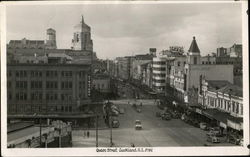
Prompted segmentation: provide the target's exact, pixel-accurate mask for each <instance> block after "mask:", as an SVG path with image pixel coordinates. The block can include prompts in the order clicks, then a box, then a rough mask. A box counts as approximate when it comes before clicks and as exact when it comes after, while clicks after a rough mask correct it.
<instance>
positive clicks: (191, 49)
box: [188, 37, 200, 53]
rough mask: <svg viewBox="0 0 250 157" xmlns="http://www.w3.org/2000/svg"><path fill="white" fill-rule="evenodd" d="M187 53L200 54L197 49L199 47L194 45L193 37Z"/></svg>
mask: <svg viewBox="0 0 250 157" xmlns="http://www.w3.org/2000/svg"><path fill="white" fill-rule="evenodd" d="M188 52H198V53H200V49H199V47H198V45H197V43H196V40H195V37H193V41H192V43H191V45H190V48H189V50H188Z"/></svg>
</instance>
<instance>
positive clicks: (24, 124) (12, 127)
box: [7, 122, 34, 133]
mask: <svg viewBox="0 0 250 157" xmlns="http://www.w3.org/2000/svg"><path fill="white" fill-rule="evenodd" d="M33 125H34V124H33V123H32V122H18V123H13V124H8V125H7V133H9V132H13V131H17V130H21V129H24V128H27V127H30V126H33Z"/></svg>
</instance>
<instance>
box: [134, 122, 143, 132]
mask: <svg viewBox="0 0 250 157" xmlns="http://www.w3.org/2000/svg"><path fill="white" fill-rule="evenodd" d="M135 129H136V130H141V129H142V124H141V121H140V120H136V121H135Z"/></svg>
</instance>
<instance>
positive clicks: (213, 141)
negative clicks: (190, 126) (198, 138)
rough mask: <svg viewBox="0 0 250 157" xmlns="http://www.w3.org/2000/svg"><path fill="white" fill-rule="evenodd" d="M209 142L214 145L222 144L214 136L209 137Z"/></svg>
mask: <svg viewBox="0 0 250 157" xmlns="http://www.w3.org/2000/svg"><path fill="white" fill-rule="evenodd" d="M207 141H208V142H212V143H220V139H219V138H218V137H216V136H214V135H210V136H207Z"/></svg>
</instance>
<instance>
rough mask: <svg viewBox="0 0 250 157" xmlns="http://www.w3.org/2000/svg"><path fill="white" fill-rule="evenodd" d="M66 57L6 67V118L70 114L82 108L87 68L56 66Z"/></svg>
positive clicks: (87, 87) (87, 92)
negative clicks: (46, 61)
mask: <svg viewBox="0 0 250 157" xmlns="http://www.w3.org/2000/svg"><path fill="white" fill-rule="evenodd" d="M65 57H66V56H65ZM65 57H64V56H61V57H60V56H58V57H56V56H55V55H52V56H51V57H50V55H49V56H48V60H50V59H52V60H53V61H52V62H48V63H39V62H38V63H10V64H8V65H7V79H8V81H7V93H8V94H7V95H8V97H7V104H8V107H7V108H8V114H34V113H37V114H58V113H60V114H69V113H78V112H79V111H80V109H79V108H80V107H82V108H84V106H86V105H87V104H86V102H89V100H90V84H89V81H90V72H91V71H90V70H91V68H90V64H89V63H86V64H83V63H81V64H75V63H65V62H60V60H58V61H59V62H57V63H56V60H55V59H58V58H65ZM65 59H66V58H65Z"/></svg>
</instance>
